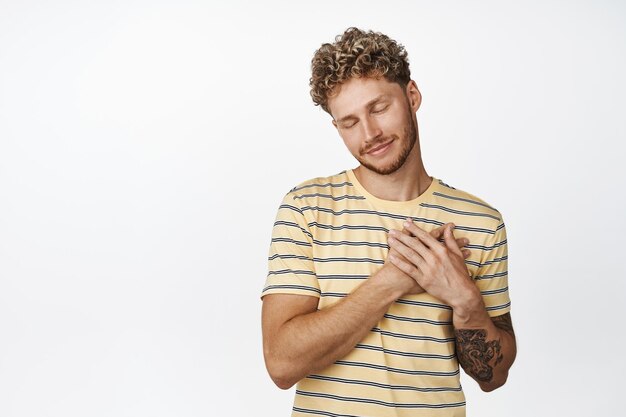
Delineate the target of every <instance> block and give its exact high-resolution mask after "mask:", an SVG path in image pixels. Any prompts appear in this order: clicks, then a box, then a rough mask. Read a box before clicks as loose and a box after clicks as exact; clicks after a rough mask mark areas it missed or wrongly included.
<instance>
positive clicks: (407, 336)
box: [371, 327, 455, 343]
mask: <svg viewBox="0 0 626 417" xmlns="http://www.w3.org/2000/svg"><path fill="white" fill-rule="evenodd" d="M371 331H372V332H374V333H380V334H381V335H383V336H389V337H397V338H399V339H410V340H425V341H427V342H436V343H450V342H454V341H455V339H454V337H446V338H443V339H442V338H439V337H433V336H417V335H413V334H404V333H394V332H388V331H386V330H381V329H379V328H378V327H374V328H373V329H372V330H371Z"/></svg>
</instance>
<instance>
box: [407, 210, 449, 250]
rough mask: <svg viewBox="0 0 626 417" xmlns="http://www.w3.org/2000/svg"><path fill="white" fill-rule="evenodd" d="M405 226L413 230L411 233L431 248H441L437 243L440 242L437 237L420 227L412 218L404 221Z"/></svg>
mask: <svg viewBox="0 0 626 417" xmlns="http://www.w3.org/2000/svg"><path fill="white" fill-rule="evenodd" d="M404 227H405V228H406V229H407V230H408V231H409V232H411V234H413V236H415V237H416V238H418V239H419V240H420V241H422V243H424V244H425V245H426V246H427V247H429V248H430V249H435V248H439V247H438V246H437V245H438V244H439V243H440V242H439V241H438V240H437V239H435V238H434V237H432V236H431V235H430V234H429V233H427V232H426V231H425V230H423V229H421V228H420V227H418V226H417V225H416V224H415V223H413V221H412V220H411V218H410V217H409V218H407V219H406V221H405V222H404Z"/></svg>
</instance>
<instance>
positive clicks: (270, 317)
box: [262, 264, 414, 389]
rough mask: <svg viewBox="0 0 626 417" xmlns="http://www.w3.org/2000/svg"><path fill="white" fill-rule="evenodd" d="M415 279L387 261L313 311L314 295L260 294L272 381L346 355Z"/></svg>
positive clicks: (291, 379) (284, 382)
mask: <svg viewBox="0 0 626 417" xmlns="http://www.w3.org/2000/svg"><path fill="white" fill-rule="evenodd" d="M413 285H414V282H413V280H412V279H410V278H409V277H407V276H406V275H405V274H404V273H402V272H400V271H398V270H397V269H396V268H395V267H393V265H391V264H386V265H385V266H383V267H382V268H381V269H380V270H379V271H378V272H377V273H376V274H374V275H372V276H371V277H370V278H369V279H368V280H366V281H364V282H363V284H361V285H360V286H359V287H358V288H357V289H356V290H355V291H354V292H352V293H350V294H349V295H347V296H346V297H345V298H343V299H341V300H340V301H338V302H337V303H336V304H334V305H332V306H330V307H328V308H325V309H322V310H319V311H317V301H318V299H317V298H316V297H310V296H305V295H294V294H269V295H266V296H265V297H264V298H263V312H262V328H263V353H264V356H265V364H266V367H267V370H268V372H269V374H270V376H271V377H272V380H273V381H274V383H275V384H276V385H277V386H278V387H280V388H282V389H288V388H290V387H291V386H293V385H294V384H295V383H296V382H298V381H299V380H300V379H302V378H304V377H305V376H307V375H308V374H310V373H313V372H315V371H317V370H320V369H323V368H326V367H327V366H329V365H331V364H332V363H334V362H335V361H336V360H337V359H339V358H341V357H343V356H345V355H346V354H347V353H348V352H350V350H352V349H353V348H354V346H355V345H356V344H357V343H358V342H359V341H361V340H362V339H363V338H364V337H365V335H366V334H367V333H368V332H369V331H370V330H371V329H372V327H374V325H375V324H376V323H377V322H378V321H379V320H380V319H381V318H382V317H383V315H384V314H385V312H386V311H387V310H388V308H389V306H390V305H391V304H392V303H393V302H394V301H395V300H397V299H398V298H399V297H400V296H401V295H403V294H404V293H406V292H407V291H409V290H410V289H411V288H412V287H413Z"/></svg>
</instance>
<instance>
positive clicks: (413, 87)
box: [405, 80, 422, 112]
mask: <svg viewBox="0 0 626 417" xmlns="http://www.w3.org/2000/svg"><path fill="white" fill-rule="evenodd" d="M405 91H406V96H407V98H408V99H409V103H410V104H411V110H413V111H414V112H416V111H417V109H419V108H420V105H421V104H422V93H420V90H419V89H418V88H417V84H416V83H415V81H413V80H411V81H409V82H408V83H407V85H406V90H405Z"/></svg>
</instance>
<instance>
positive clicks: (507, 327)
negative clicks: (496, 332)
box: [491, 313, 515, 338]
mask: <svg viewBox="0 0 626 417" xmlns="http://www.w3.org/2000/svg"><path fill="white" fill-rule="evenodd" d="M491 321H492V322H493V324H494V325H495V326H496V327H497V328H498V329H500V330H504V331H505V332H507V333H508V334H510V335H511V336H513V338H515V333H514V332H513V323H511V313H506V314H503V315H501V316H497V317H492V318H491Z"/></svg>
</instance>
